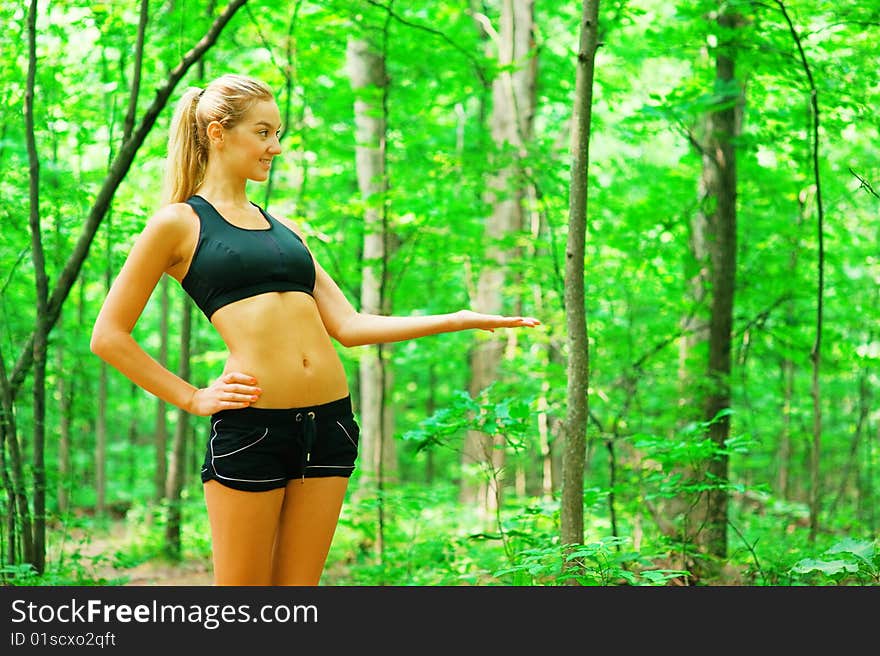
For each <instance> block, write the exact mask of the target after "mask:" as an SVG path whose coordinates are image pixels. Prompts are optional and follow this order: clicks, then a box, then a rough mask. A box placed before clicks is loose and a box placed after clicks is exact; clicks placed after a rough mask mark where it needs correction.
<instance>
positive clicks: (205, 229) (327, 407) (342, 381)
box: [91, 75, 539, 585]
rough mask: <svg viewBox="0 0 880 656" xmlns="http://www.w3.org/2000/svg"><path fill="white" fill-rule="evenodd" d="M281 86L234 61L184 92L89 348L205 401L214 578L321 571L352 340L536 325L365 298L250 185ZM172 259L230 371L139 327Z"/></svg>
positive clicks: (193, 404) (343, 455) (276, 118)
mask: <svg viewBox="0 0 880 656" xmlns="http://www.w3.org/2000/svg"><path fill="white" fill-rule="evenodd" d="M280 129H281V120H280V113H279V110H278V106H277V104H276V102H275V100H274V97H273V94H272V92H271V90H270V89H269V88H268V87H267V86H266V85H265V84H263V83H262V82H260V81H258V80H255V79H252V78H250V77H246V76H242V75H224V76H222V77H220V78H218V79H216V80H214V81H213V82H211V83H210V84H208V85H207V86H206V87H205V88H204V89H197V88H190V89H188V90H187V91H186V92H185V93H184V94H183V96H182V97H181V99H180V101H179V103H178V105H177V107H176V110H175V113H174V117H173V120H172V124H171V131H170V135H169V140H168V164H167V166H168V168H167V178H166V185H165V196H164V199H163V205H162V207H161V209H159V210H158V211H157V212H156V213H155V214H154V215H153V216H151V217H150V218H149V220H148V221H147V223H146V226H145V227H144V229H143V231H142V232H141V233H140V235H139V236H138V237H137V239H136V240H135V242H134V244H133V246H132V248H131V251H130V253H129V254H128V257H127V259H126V261H125V263H124V265H123V267H122V269H121V270H120V272H119V274H118V277H117V278H116V280H115V281H114V283H113V285H112V287H111V289H110V291H109V293H108V295H107V298H106V299H105V301H104V304H103V307H102V308H101V311H100V313H99V314H98V317H97V319H96V321H95V325H94V329H93V333H92V339H91V349H92V351H93V352H94V353H95V354H96V355H97V356H99V357H100V358H102V359H103V360H105V361H106V362H107V363H109V364H110V365H112V366H113V367H115V368H116V369H117V370H119V371H120V372H121V373H122V374H124V375H125V376H127V377H128V378H129V379H131V380H132V381H133V382H134V383H136V384H137V385H139V386H140V387H142V388H143V389H145V390H147V391H148V392H150V393H152V394H154V395H155V396H157V397H159V398H161V399H163V400H165V401H167V402H169V403H172V404H174V405H176V406H177V407H179V408H183V409H184V410H186V411H188V412H190V413H192V414H194V415H199V416H204V417H210V421H209V422H208V424H207V425H206V427H205V458H204V464H203V466H202V471H201V478H202V481H203V484H204V494H205V502H206V506H207V511H208V516H209V521H210V525H211V537H212V549H213V554H212V556H213V566H214V583H215V585H317V584H318V582H319V580H320V578H321V574H322V571H323V569H324V564H325V561H326V558H327V554H328V551H329V549H330V545H331V542H332V539H333V534H334V532H335V530H336V525H337V522H338V519H339V514H340V510H341V507H342V503H343V499H344V497H345V493H346V488H347V485H348V481H349V477H350V476H351V474H352V471H353V469H354V466H355V460H356V457H357V445H358V436H359V429H358V425H357V422H356V421H355V418H354V416H353V412H352V404H351V398H350V396H349V389H348V384H347V381H346V376H345V372H344V370H343V366H342V363H341V361H340V359H339V357H338V355H337V353H336V351H335V349H334V348H333V344H332V342H331V339H333V340H336V341H337V342H338V343H340V344H342V345H343V346H346V347H351V346H357V345H363V344H377V343H383V342H396V341H400V340H407V339H413V338H417V337H422V336H425V335H434V334H438V333H444V332H451V331H459V330H466V329H483V330H494V329H496V328H503V327H533V326H536V325H538V323H539V322H538V321H537V320H535V319H533V318H530V317H506V316H495V315H486V314H480V313H476V312H471V311H468V310H462V311H459V312H455V313H451V314H443V315H431V316H413V317H397V316H378V315H371V314H365V313H361V312H358V311H357V310H355V309H354V307H352V305H351V304H350V303H349V301H348V300H347V299H346V297H345V296H344V295H343V293H342V292H341V291H340V289H339V287H338V286H337V285H336V283H335V282H334V281H333V280H332V279H331V278H330V276H329V275H328V274H327V272H326V271H324V269H323V268H322V267H321V265H320V264H318V262H317V261H316V260H315V258H314V256H313V255H312V253H311V252H310V250H309V249H308V247H307V245H306V244H305V243H304V241H303V238H302V236H301V234H299V232H298V230H297V228H296V226H295V225H294V224H292V223H291V222H290V221H287V220H285V219H282V218H276V217H273V216H271V215H270V214H268V213H267V212H265V211H264V210H263V209H262V208H260V207H259V206H257V205H255V204H254V203H252V202H251V201H250V200H248V197H247V193H246V183H247V181H248V180H253V181H264V180H266V179H267V177H268V174H269V169H270V167H271V166H272V161H273V159H274V158H275V157H277V156H278V155H280V154H281V145H280V143H279V133H280ZM163 274H168V275H169V276H171V277H173V278H175V279H176V280H177V281H178V282H179V283H180V284H181V286H182V287H183V289H184V290H186V292H187V293H188V294H189V295H190V296H191V297H192V299H193V300H194V302H195V303H196V305H197V306H198V307H199V308H200V309H201V311H202V312H203V313H204V315H205V316H206V318H207V319H208V321H210V323H211V324H212V325H213V327H214V329H216V331H217V332H218V334H219V335H220V337H221V338H222V339H223V342H224V343H225V345H226V347H227V349H228V358H227V360H226V363H225V367H224V369H223V372H222V374H221V375H220V376H219V377H218V378H217V379H216V380H215V381H214V382H213V383H212V384H211V385H209V386H208V387H204V388H196V387H195V386H193V385H191V384H190V383H189V382H187V381H185V380H182V379H181V378H180V377H178V376H177V375H175V374H174V373H173V372H171V371H169V370H168V369H166V368H165V367H164V366H162V365H161V364H159V363H158V362H157V361H156V360H154V359H153V358H152V357H150V355H148V354H147V352H146V351H145V350H144V349H143V348H142V347H141V346H140V345H139V344H138V343H137V342H136V341H135V340H134V339H133V337H132V331H133V329H134V327H135V324H136V322H137V320H138V318H139V317H140V315H141V313H142V312H143V309H144V307H145V306H146V304H147V301H148V300H149V298H150V296H151V294H152V293H153V290H154V289H155V287H156V284H157V283H158V281H159V279H160V278H161V276H162V275H163Z"/></svg>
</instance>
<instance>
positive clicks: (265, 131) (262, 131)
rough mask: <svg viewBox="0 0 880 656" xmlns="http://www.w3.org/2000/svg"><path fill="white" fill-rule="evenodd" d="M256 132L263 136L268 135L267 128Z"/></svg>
mask: <svg viewBox="0 0 880 656" xmlns="http://www.w3.org/2000/svg"><path fill="white" fill-rule="evenodd" d="M257 134H261V135H263V136H264V137H266V136H269V131H268V130H260V131H259V132H257Z"/></svg>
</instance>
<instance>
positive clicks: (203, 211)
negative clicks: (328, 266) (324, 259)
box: [181, 195, 315, 320]
mask: <svg viewBox="0 0 880 656" xmlns="http://www.w3.org/2000/svg"><path fill="white" fill-rule="evenodd" d="M186 202H187V204H188V205H190V207H192V208H193V209H194V210H195V212H196V214H198V215H199V224H200V227H199V241H198V244H197V245H196V250H195V253H193V257H192V262H191V263H190V265H189V271H187V272H186V275H185V276H184V278H183V280H182V281H181V286H182V287H183V289H184V290H185V291H186V293H187V294H189V295H190V297H192V299H193V301H195V303H196V305H198V306H199V309H200V310H201V311H202V312H203V313H204V314H205V316H206V317H208V320H210V319H211V315H213V314H214V312H216V311H217V310H219V309H220V308H221V307H223V306H224V305H228V304H230V303H234V302H235V301H240V300H241V299H243V298H248V297H250V296H256V295H257V294H264V293H266V292H289V291H294V292H305V293H306V294H309V295H313V294H314V290H315V263H314V261H313V260H312V256H311V253H309V251H308V249H307V248H306V247H305V244H303V241H302V239H300V237H299V235H297V234H296V233H295V232H293V230H290V229H289V228H288V227H287V226H285V225H283V224H281V223H280V222H279V221H278V220H277V219H275V218H273V217H271V216H270V215H269V214H268V213H267V212H265V211H263V208H261V207H259V206H258V205H254V207H257V209H259V210H260V213H261V214H262V215H263V216H264V217H266V220H267V221H268V222H269V227H268V228H264V229H257V230H251V229H247V228H239V227H238V226H235V225H233V224H231V223H229V221H227V220H226V219H224V218H223V216H221V214H220V213H219V212H218V211H217V210H216V209H215V208H214V206H213V205H211V204H210V203H209V202H208V201H206V200H205V199H204V198H202V197H201V196H198V195H196V196H192V197H191V198H190V199H189V200H187V201H186Z"/></svg>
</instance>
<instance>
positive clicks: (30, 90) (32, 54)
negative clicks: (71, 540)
mask: <svg viewBox="0 0 880 656" xmlns="http://www.w3.org/2000/svg"><path fill="white" fill-rule="evenodd" d="M36 68H37V0H32V1H31V3H30V6H29V8H28V71H27V89H26V91H25V99H24V116H25V133H26V139H27V150H28V163H29V167H28V173H29V175H28V180H29V189H30V215H29V216H30V232H31V259H32V261H33V265H34V282H35V287H36V301H37V303H36V305H37V307H36V325H35V328H34V341H33V403H34V407H33V417H34V443H33V452H32V463H33V471H32V478H33V484H34V525H33V530H34V536H33V548H32V551H31V552H30V553H28V552H25V554H24V557H25V560H26V561H27V562H29V563H31V564H32V565H33V566H34V568H35V569H36V571H37V572H38V573H40V574H42V572H43V569H44V567H45V564H46V467H45V462H44V458H45V438H46V357H47V356H46V349H47V346H48V341H49V329H50V322H49V316H48V309H47V306H48V299H49V280H48V277H47V276H46V260H45V256H44V253H43V237H42V231H41V226H40V162H39V157H38V155H37V143H36V136H35V134H34V129H35V128H34V86H35V79H36Z"/></svg>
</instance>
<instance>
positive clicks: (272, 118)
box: [220, 100, 281, 182]
mask: <svg viewBox="0 0 880 656" xmlns="http://www.w3.org/2000/svg"><path fill="white" fill-rule="evenodd" d="M280 133H281V113H280V112H279V111H278V105H277V104H276V103H275V101H274V100H260V101H257V102H255V103H254V104H253V105H252V106H251V108H250V110H248V112H247V113H246V114H245V115H244V117H243V118H242V120H241V121H240V122H239V123H238V124H237V125H236V126H235V127H233V128H230V129H228V130H224V135H223V146H222V149H221V151H220V152H221V153H222V158H223V161H224V163H225V165H226V166H228V167H230V169H231V171H232V172H235V173H237V174H238V175H240V176H241V177H243V178H247V179H248V180H255V181H258V182H260V181H263V180H266V178H268V177H269V169H270V167H271V165H272V159H273V158H274V157H275V156H276V155H280V154H281V143H280V142H279V141H278V137H279V135H280Z"/></svg>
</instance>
